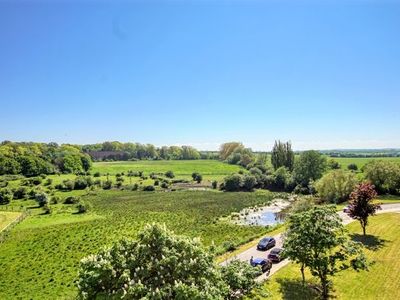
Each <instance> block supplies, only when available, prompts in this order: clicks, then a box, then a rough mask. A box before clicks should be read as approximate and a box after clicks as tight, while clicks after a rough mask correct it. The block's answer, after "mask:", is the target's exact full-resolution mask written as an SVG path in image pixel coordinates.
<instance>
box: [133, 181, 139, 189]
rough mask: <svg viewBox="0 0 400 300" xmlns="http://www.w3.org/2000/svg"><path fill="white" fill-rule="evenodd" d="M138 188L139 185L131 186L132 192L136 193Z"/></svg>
mask: <svg viewBox="0 0 400 300" xmlns="http://www.w3.org/2000/svg"><path fill="white" fill-rule="evenodd" d="M138 188H139V185H138V184H137V183H135V184H134V185H133V186H132V191H137V190H138Z"/></svg>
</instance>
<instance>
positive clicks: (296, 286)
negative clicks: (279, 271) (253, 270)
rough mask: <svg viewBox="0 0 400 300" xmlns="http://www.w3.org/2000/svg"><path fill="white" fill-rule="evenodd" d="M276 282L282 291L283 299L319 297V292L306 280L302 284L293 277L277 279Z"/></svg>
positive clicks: (307, 299)
mask: <svg viewBox="0 0 400 300" xmlns="http://www.w3.org/2000/svg"><path fill="white" fill-rule="evenodd" d="M277 282H278V283H279V284H280V292H281V293H282V299H285V300H315V299H320V297H319V296H320V293H319V292H318V291H317V289H316V288H315V287H313V286H312V285H310V284H308V283H307V282H306V284H305V285H303V282H302V281H301V280H293V279H285V278H282V279H278V280H277Z"/></svg>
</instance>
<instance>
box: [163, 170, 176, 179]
mask: <svg viewBox="0 0 400 300" xmlns="http://www.w3.org/2000/svg"><path fill="white" fill-rule="evenodd" d="M165 177H167V178H174V177H175V174H174V172H172V171H167V172H165Z"/></svg>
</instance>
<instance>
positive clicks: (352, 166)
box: [347, 164, 358, 171]
mask: <svg viewBox="0 0 400 300" xmlns="http://www.w3.org/2000/svg"><path fill="white" fill-rule="evenodd" d="M347 169H349V170H350V171H357V170H358V167H357V165H356V164H349V165H348V166H347Z"/></svg>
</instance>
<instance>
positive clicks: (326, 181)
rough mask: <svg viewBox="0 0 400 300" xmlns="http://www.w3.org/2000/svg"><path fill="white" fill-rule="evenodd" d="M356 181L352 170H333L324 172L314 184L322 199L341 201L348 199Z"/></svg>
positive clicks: (334, 201)
mask: <svg viewBox="0 0 400 300" xmlns="http://www.w3.org/2000/svg"><path fill="white" fill-rule="evenodd" d="M357 183H358V182H357V178H356V176H355V174H354V173H353V172H349V171H344V170H334V171H331V172H329V173H326V174H325V175H324V176H323V177H322V178H321V179H320V180H318V181H317V182H316V183H315V185H314V186H315V189H316V191H317V192H318V195H319V196H320V197H321V198H322V199H323V200H324V201H326V202H330V203H341V202H344V201H346V200H348V198H349V196H350V194H351V192H352V191H353V190H354V187H355V186H356V184H357Z"/></svg>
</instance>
